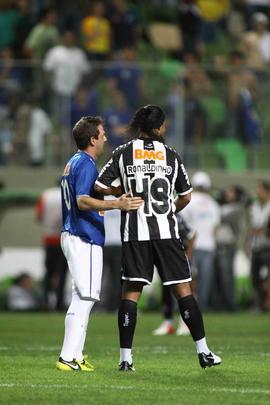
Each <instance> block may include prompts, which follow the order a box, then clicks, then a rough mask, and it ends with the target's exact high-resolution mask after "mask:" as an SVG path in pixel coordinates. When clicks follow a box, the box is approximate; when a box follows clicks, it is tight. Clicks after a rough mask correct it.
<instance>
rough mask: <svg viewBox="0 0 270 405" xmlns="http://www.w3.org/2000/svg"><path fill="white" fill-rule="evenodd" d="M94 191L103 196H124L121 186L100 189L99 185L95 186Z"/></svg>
mask: <svg viewBox="0 0 270 405" xmlns="http://www.w3.org/2000/svg"><path fill="white" fill-rule="evenodd" d="M94 189H95V191H96V192H97V193H99V194H102V195H114V196H115V197H120V196H121V195H122V194H123V189H122V187H121V186H118V187H113V186H110V187H106V188H104V187H100V186H98V185H97V184H95V186H94Z"/></svg>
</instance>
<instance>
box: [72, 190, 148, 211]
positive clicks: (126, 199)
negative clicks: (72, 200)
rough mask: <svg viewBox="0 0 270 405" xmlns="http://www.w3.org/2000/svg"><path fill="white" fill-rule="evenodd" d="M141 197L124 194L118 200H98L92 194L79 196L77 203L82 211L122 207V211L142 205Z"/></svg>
mask: <svg viewBox="0 0 270 405" xmlns="http://www.w3.org/2000/svg"><path fill="white" fill-rule="evenodd" d="M142 203H143V200H142V199H141V197H130V194H129V193H128V194H123V195H121V197H119V198H117V199H116V200H98V199H96V198H93V197H90V196H77V205H78V208H79V210H81V211H108V210H113V209H120V210H122V211H132V210H137V209H138V208H140V206H141V205H142Z"/></svg>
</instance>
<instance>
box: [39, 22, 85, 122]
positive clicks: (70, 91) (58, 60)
mask: <svg viewBox="0 0 270 405" xmlns="http://www.w3.org/2000/svg"><path fill="white" fill-rule="evenodd" d="M43 69H44V71H45V72H46V73H47V74H48V75H49V77H48V82H49V83H50V85H51V90H52V92H53V97H52V105H51V108H52V112H53V113H54V116H55V119H56V120H57V123H60V124H63V123H64V122H63V121H65V120H66V119H67V117H68V107H69V103H70V98H71V97H72V96H73V95H74V94H75V92H76V90H77V89H78V87H79V85H80V83H81V81H82V79H83V77H84V75H85V74H86V73H88V72H89V70H90V66H89V63H88V61H87V57H86V53H85V52H84V51H83V50H82V49H80V48H79V47H78V46H77V45H76V37H75V33H74V32H73V31H71V30H68V29H67V30H66V31H64V32H63V34H62V44H61V45H56V46H54V47H53V48H51V49H50V50H49V51H48V52H47V54H46V56H45V59H44V63H43Z"/></svg>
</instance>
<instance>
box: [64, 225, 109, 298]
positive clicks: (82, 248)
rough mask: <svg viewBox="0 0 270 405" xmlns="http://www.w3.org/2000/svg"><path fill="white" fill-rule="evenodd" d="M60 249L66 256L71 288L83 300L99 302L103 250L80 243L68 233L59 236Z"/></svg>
mask: <svg viewBox="0 0 270 405" xmlns="http://www.w3.org/2000/svg"><path fill="white" fill-rule="evenodd" d="M61 247H62V250H63V252H64V255H65V256H66V259H67V262H68V267H69V271H70V273H71V277H72V284H73V288H75V289H76V290H77V292H78V293H79V295H80V297H81V298H82V299H85V300H90V301H99V299H100V298H99V297H100V288H101V278H102V267H103V249H102V247H101V246H98V245H91V244H90V243H86V242H84V241H82V240H81V239H80V238H79V237H78V236H74V235H71V234H70V233H68V232H62V234H61Z"/></svg>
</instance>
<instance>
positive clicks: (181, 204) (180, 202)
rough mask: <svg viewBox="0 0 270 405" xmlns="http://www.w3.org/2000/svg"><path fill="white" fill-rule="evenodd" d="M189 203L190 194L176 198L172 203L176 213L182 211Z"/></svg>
mask: <svg viewBox="0 0 270 405" xmlns="http://www.w3.org/2000/svg"><path fill="white" fill-rule="evenodd" d="M190 201H191V193H188V194H185V195H183V196H178V197H177V198H176V200H175V201H174V204H175V207H176V212H179V211H182V209H184V208H185V207H186V206H187V205H188V204H189V203H190Z"/></svg>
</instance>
